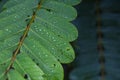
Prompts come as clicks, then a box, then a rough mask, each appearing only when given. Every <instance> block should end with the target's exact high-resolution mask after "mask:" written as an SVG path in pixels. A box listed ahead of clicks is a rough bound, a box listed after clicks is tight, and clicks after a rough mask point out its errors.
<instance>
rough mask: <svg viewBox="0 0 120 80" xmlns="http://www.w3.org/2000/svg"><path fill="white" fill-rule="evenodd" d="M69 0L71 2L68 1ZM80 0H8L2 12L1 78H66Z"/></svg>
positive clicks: (25, 79)
mask: <svg viewBox="0 0 120 80" xmlns="http://www.w3.org/2000/svg"><path fill="white" fill-rule="evenodd" d="M67 1H68V2H67ZM78 2H80V1H79V0H74V1H72V0H71V1H70V0H65V1H60V0H40V1H39V0H35V1H33V0H29V1H28V0H9V1H7V3H5V5H4V6H3V8H5V10H4V11H2V12H1V13H0V51H1V52H0V80H6V79H8V80H63V77H64V76H63V68H62V66H61V64H60V63H70V62H72V61H73V60H74V58H75V54H74V50H73V48H72V46H71V45H70V42H71V41H73V40H75V39H76V38H77V36H78V32H77V29H76V27H75V26H74V25H73V24H71V23H70V21H72V20H73V19H75V17H76V16H77V12H76V10H75V9H74V8H73V7H72V5H75V4H77V3H78Z"/></svg>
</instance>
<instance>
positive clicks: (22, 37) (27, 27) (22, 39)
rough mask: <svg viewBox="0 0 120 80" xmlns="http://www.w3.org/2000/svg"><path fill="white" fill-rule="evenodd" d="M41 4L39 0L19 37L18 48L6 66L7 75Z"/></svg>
mask: <svg viewBox="0 0 120 80" xmlns="http://www.w3.org/2000/svg"><path fill="white" fill-rule="evenodd" d="M42 2H43V0H40V1H39V3H38V6H37V8H36V10H35V11H33V15H32V18H31V20H30V21H29V23H28V24H27V26H26V29H25V31H24V33H23V35H22V36H21V37H20V41H19V43H18V46H17V48H16V49H15V51H14V52H13V56H12V57H11V62H10V64H9V66H8V67H7V69H6V71H5V74H7V73H8V72H9V71H10V69H11V68H12V69H13V67H12V66H13V63H14V61H15V59H16V57H17V54H19V53H20V48H21V46H22V44H23V42H24V40H25V38H26V37H27V34H28V32H29V29H30V26H31V25H32V23H33V22H34V20H35V17H36V13H37V11H38V10H39V9H40V8H41V5H42Z"/></svg>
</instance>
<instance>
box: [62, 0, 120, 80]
mask: <svg viewBox="0 0 120 80" xmlns="http://www.w3.org/2000/svg"><path fill="white" fill-rule="evenodd" d="M75 8H76V9H77V11H78V17H77V18H76V20H74V21H73V23H74V24H75V25H76V27H77V28H78V31H79V37H78V39H77V40H76V41H74V42H72V43H71V44H72V45H73V47H74V49H75V52H76V59H75V61H74V62H73V63H71V64H68V65H65V68H64V69H65V79H64V80H120V0H82V2H81V3H80V4H79V5H77V6H75Z"/></svg>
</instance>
